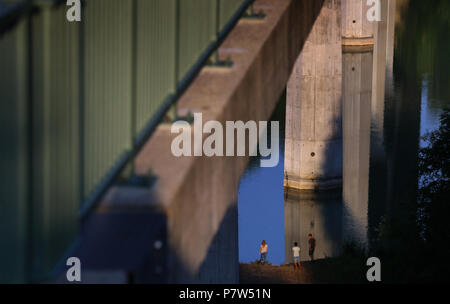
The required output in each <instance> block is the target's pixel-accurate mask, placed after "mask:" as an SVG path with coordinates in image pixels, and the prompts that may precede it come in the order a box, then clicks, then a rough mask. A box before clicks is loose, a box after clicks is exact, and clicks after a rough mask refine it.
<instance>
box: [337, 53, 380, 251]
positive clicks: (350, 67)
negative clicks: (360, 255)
mask: <svg viewBox="0 0 450 304" xmlns="http://www.w3.org/2000/svg"><path fill="white" fill-rule="evenodd" d="M372 62H373V54H372V51H365V52H346V51H345V52H344V54H343V75H344V85H343V151H344V158H343V187H342V188H343V191H342V194H343V202H344V223H345V224H344V226H345V227H352V229H347V230H346V233H345V234H344V239H345V240H353V241H357V242H358V243H360V244H361V245H363V244H366V242H367V224H368V202H369V160H370V155H369V153H370V107H371V95H372Z"/></svg>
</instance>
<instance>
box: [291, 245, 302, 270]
mask: <svg viewBox="0 0 450 304" xmlns="http://www.w3.org/2000/svg"><path fill="white" fill-rule="evenodd" d="M292 256H293V257H294V269H300V247H299V246H298V243H297V242H295V243H294V247H292Z"/></svg>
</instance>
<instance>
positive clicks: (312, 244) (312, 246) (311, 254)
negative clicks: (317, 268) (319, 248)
mask: <svg viewBox="0 0 450 304" xmlns="http://www.w3.org/2000/svg"><path fill="white" fill-rule="evenodd" d="M308 239H309V240H308V245H309V257H310V258H311V261H314V250H315V249H316V239H315V238H313V236H312V234H311V233H310V234H309V235H308Z"/></svg>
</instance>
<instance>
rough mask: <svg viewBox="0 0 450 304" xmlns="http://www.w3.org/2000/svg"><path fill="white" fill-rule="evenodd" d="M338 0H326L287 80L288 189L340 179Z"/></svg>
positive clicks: (335, 183) (322, 185)
mask: <svg viewBox="0 0 450 304" xmlns="http://www.w3.org/2000/svg"><path fill="white" fill-rule="evenodd" d="M340 24H341V1H339V0H326V1H325V2H324V4H323V7H322V9H321V11H320V14H319V16H318V17H317V19H316V21H315V23H314V26H313V28H312V30H311V33H310V34H309V36H308V39H307V41H306V43H305V45H304V47H303V50H302V52H301V54H300V56H299V58H298V59H297V61H296V63H295V67H294V70H293V73H292V75H291V77H290V79H289V81H288V85H287V101H286V147H285V177H284V185H285V187H287V188H295V189H299V190H306V189H309V190H320V189H329V188H335V187H340V186H341V184H342V128H341V111H342V104H341V90H342V87H341V86H342V52H341V49H342V40H341V26H340Z"/></svg>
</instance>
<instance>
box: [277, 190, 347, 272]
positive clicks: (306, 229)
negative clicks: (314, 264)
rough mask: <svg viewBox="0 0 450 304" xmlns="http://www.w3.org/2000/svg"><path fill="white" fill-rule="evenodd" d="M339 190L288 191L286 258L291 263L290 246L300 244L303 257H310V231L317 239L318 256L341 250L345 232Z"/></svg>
mask: <svg viewBox="0 0 450 304" xmlns="http://www.w3.org/2000/svg"><path fill="white" fill-rule="evenodd" d="M342 212H343V204H342V198H341V193H340V192H331V193H322V194H314V193H308V192H302V193H300V192H297V193H295V192H290V191H288V192H287V193H286V195H285V199H284V227H285V228H284V230H285V254H286V256H285V260H284V261H283V262H287V263H292V262H293V260H292V251H291V248H292V247H293V246H294V243H295V242H297V243H298V244H299V245H300V249H301V250H300V260H301V261H307V260H309V255H308V234H310V233H311V234H312V235H313V237H314V239H315V240H316V249H315V251H314V258H315V259H323V258H326V257H333V256H336V255H338V254H339V253H340V250H341V248H342V233H343V226H342V225H343V223H342V220H343V216H342Z"/></svg>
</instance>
